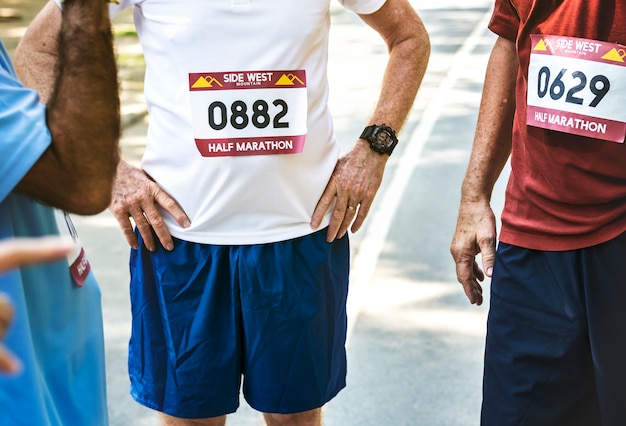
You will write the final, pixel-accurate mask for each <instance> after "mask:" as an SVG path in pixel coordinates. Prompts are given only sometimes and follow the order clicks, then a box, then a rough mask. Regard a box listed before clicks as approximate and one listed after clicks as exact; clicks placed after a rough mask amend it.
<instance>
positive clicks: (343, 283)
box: [128, 230, 350, 418]
mask: <svg viewBox="0 0 626 426" xmlns="http://www.w3.org/2000/svg"><path fill="white" fill-rule="evenodd" d="M325 238H326V230H322V231H318V232H316V233H314V234H311V235H308V236H305V237H301V238H297V239H293V240H289V241H284V242H278V243H273V244H262V245H248V246H216V245H207V244H196V243H189V242H185V241H181V240H179V239H175V240H174V246H175V248H174V250H173V251H172V252H167V251H166V250H164V249H163V248H161V247H160V248H159V249H158V250H157V251H156V252H154V253H151V252H149V251H147V250H146V249H145V247H144V246H143V244H141V242H140V247H141V249H140V250H132V251H131V257H130V268H131V284H130V285H131V287H130V291H131V305H132V317H133V318H132V336H131V339H130V344H129V359H128V365H129V375H130V381H131V395H132V396H133V398H134V399H135V400H136V401H137V402H139V403H141V404H143V405H145V406H147V407H150V408H153V409H156V410H158V411H161V412H164V413H166V414H169V415H171V416H175V417H182V418H204V417H215V416H220V415H224V414H228V413H232V412H234V411H236V409H237V407H238V406H239V392H240V388H241V384H242V381H243V394H244V396H245V398H246V401H248V403H249V404H250V406H252V407H253V408H255V409H256V410H259V411H262V412H266V413H283V414H288V413H297V412H301V411H306V410H311V409H314V408H318V407H321V406H322V405H324V404H325V403H326V402H328V401H329V400H330V399H332V398H333V397H334V396H335V395H336V394H337V393H338V392H339V391H340V390H341V389H342V388H344V387H345V378H346V351H345V341H346V327H347V319H346V299H347V293H348V273H349V265H350V248H349V242H348V238H347V237H344V238H342V239H340V240H336V241H335V242H333V243H328V242H326V240H325Z"/></svg>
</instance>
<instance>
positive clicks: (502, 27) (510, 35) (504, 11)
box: [489, 0, 520, 41]
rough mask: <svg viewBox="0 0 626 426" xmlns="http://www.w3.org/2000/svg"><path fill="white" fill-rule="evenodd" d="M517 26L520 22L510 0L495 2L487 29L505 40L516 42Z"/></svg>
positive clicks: (497, 0)
mask: <svg viewBox="0 0 626 426" xmlns="http://www.w3.org/2000/svg"><path fill="white" fill-rule="evenodd" d="M519 25H520V20H519V17H518V15H517V12H516V11H515V8H514V7H513V5H512V4H511V0H496V4H495V7H494V10H493V15H492V16H491V21H490V22H489V29H490V30H491V31H493V32H494V33H495V34H497V35H499V36H501V37H504V38H506V39H507V40H511V41H516V40H517V32H518V30H519Z"/></svg>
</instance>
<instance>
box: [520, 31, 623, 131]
mask: <svg viewBox="0 0 626 426" xmlns="http://www.w3.org/2000/svg"><path fill="white" fill-rule="evenodd" d="M531 40H532V50H531V54H530V66H529V69H528V112H527V116H526V124H528V125H529V126H534V127H541V128H544V129H550V130H556V131H559V132H564V133H569V134H573V135H579V136H585V137H589V138H595V139H602V140H606V141H612V142H620V143H622V142H624V137H625V136H626V107H625V105H624V100H625V99H626V98H625V96H626V63H625V62H624V58H625V57H626V47H624V46H621V45H619V44H615V43H608V42H602V41H596V40H588V39H582V38H575V37H561V36H552V35H531Z"/></svg>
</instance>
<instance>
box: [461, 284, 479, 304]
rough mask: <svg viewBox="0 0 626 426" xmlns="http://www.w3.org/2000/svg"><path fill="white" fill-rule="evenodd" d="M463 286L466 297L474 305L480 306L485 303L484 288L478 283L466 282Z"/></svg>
mask: <svg viewBox="0 0 626 426" xmlns="http://www.w3.org/2000/svg"><path fill="white" fill-rule="evenodd" d="M462 284H463V290H464V291H465V295H466V296H467V298H468V300H469V301H470V303H471V304H472V305H476V306H480V305H482V303H483V288H482V287H481V285H480V284H478V282H477V281H473V280H470V281H466V282H465V283H462Z"/></svg>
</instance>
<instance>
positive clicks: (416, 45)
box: [364, 1, 430, 132]
mask: <svg viewBox="0 0 626 426" xmlns="http://www.w3.org/2000/svg"><path fill="white" fill-rule="evenodd" d="M388 3H390V2H389V1H388ZM384 8H385V6H383V9H382V10H381V11H380V12H377V14H378V13H383V14H387V16H384V17H383V18H382V19H378V22H383V23H390V26H391V28H389V29H388V28H385V27H384V26H383V27H382V28H380V27H378V29H379V32H380V33H381V35H382V36H383V38H384V40H385V43H386V44H387V47H388V50H389V59H388V63H387V66H386V68H385V73H384V76H383V82H382V86H381V91H380V96H379V100H378V103H377V104H376V107H375V109H374V111H373V113H372V115H371V117H370V124H374V123H375V124H382V123H385V124H386V125H388V126H390V127H391V128H393V129H395V130H396V131H397V132H399V131H400V129H401V128H402V126H403V125H404V123H405V121H406V119H407V117H408V114H409V112H410V110H411V108H412V106H413V102H414V101H415V97H416V95H417V91H418V89H419V87H420V85H421V82H422V79H423V77H424V74H425V72H426V67H427V65H428V59H429V57H430V40H429V37H428V33H427V32H426V29H425V28H424V24H423V23H422V21H421V19H420V18H419V16H418V15H417V14H416V13H415V11H414V10H413V9H412V8H410V7H409V6H408V3H407V5H406V7H403V6H402V4H401V5H400V6H399V7H397V8H395V9H391V10H388V11H386V10H384ZM364 20H365V21H366V22H368V19H367V18H364ZM393 23H397V24H393ZM370 25H372V26H373V27H374V28H377V25H376V24H375V23H374V24H370Z"/></svg>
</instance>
